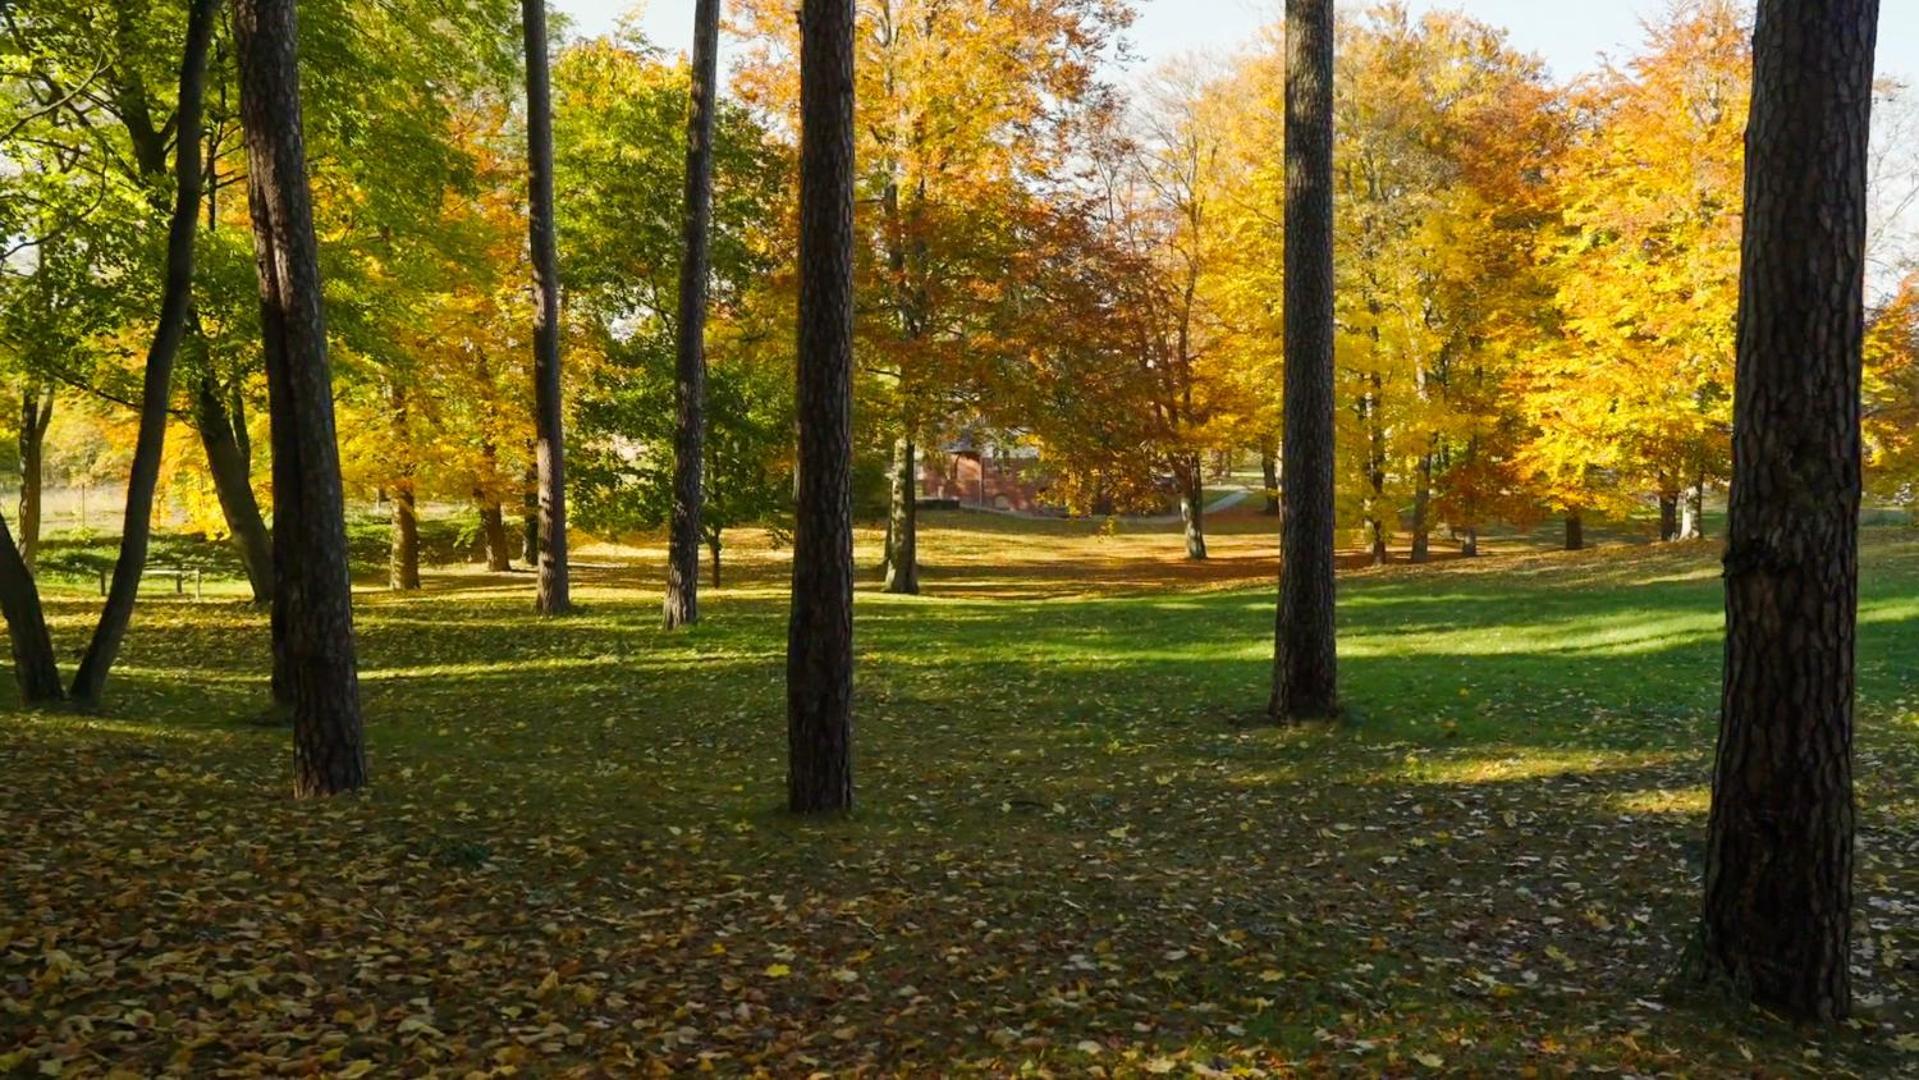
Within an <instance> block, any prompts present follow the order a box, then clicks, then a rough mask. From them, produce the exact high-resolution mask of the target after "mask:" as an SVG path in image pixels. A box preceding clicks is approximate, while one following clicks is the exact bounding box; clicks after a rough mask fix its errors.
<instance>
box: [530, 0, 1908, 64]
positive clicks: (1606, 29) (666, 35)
mask: <svg viewBox="0 0 1919 1080" xmlns="http://www.w3.org/2000/svg"><path fill="white" fill-rule="evenodd" d="M549 2H550V3H551V4H552V6H553V8H554V9H556V10H558V11H563V12H565V13H567V14H568V15H570V16H571V17H572V19H573V26H574V30H575V32H577V33H581V34H598V33H602V32H604V31H606V30H609V29H611V28H612V26H613V24H614V22H615V20H616V19H617V18H618V16H619V15H620V13H622V12H624V11H627V10H629V9H632V8H635V7H638V8H639V9H640V12H641V15H640V25H641V27H642V28H643V29H644V30H645V32H646V35H647V37H649V38H650V39H652V41H653V43H654V44H656V45H659V46H661V47H662V48H664V49H666V50H667V51H668V52H672V53H677V52H683V51H685V49H686V43H687V42H688V41H690V40H691V38H692V34H693V29H692V27H693V0H649V2H645V3H641V4H637V5H636V4H635V3H633V0H549ZM721 2H722V3H724V2H725V0H721ZM1666 3H1667V0H1410V2H1409V4H1408V6H1409V7H1411V8H1412V9H1413V10H1414V11H1415V12H1418V11H1424V10H1427V9H1430V8H1453V9H1456V10H1462V11H1465V12H1467V13H1468V14H1471V15H1472V16H1473V17H1474V18H1477V19H1480V20H1482V21H1484V22H1488V23H1491V24H1493V25H1495V26H1503V27H1506V28H1507V29H1508V30H1510V31H1511V33H1512V42H1513V44H1514V45H1516V46H1518V47H1519V48H1522V49H1526V50H1528V51H1531V52H1536V53H1538V54H1539V55H1541V56H1543V57H1544V58H1545V59H1546V62H1547V64H1549V65H1550V66H1551V68H1552V70H1553V73H1554V74H1555V75H1557V76H1560V77H1562V78H1565V77H1570V76H1573V75H1577V74H1580V73H1582V72H1585V71H1589V70H1591V69H1592V68H1593V67H1595V66H1597V62H1598V56H1599V54H1600V53H1602V52H1603V53H1609V54H1611V55H1614V56H1625V55H1629V54H1631V53H1632V52H1634V51H1636V47H1637V45H1638V43H1639V41H1640V32H1639V20H1640V18H1641V17H1643V16H1646V15H1651V14H1656V13H1658V12H1659V11H1661V10H1662V9H1664V8H1665V6H1666ZM1341 6H1342V7H1345V6H1348V4H1347V3H1346V0H1341ZM1350 6H1354V7H1357V6H1361V5H1360V4H1358V3H1354V4H1352V5H1350ZM1137 7H1138V10H1139V21H1138V22H1136V23H1134V24H1133V29H1132V32H1131V38H1132V41H1133V48H1134V51H1135V52H1136V53H1137V54H1138V55H1139V57H1140V59H1139V60H1138V61H1137V63H1136V64H1135V66H1136V67H1140V68H1145V67H1151V66H1153V65H1154V64H1156V63H1158V62H1160V61H1162V60H1166V59H1168V58H1171V57H1176V56H1179V55H1181V54H1184V53H1189V52H1193V51H1206V52H1219V53H1227V52H1231V51H1233V50H1234V49H1236V48H1238V47H1239V46H1240V45H1242V44H1244V43H1246V42H1248V41H1249V40H1251V39H1252V37H1253V34H1254V31H1256V30H1257V29H1258V28H1259V27H1260V26H1262V25H1264V24H1266V23H1268V22H1271V21H1273V20H1274V19H1275V18H1276V17H1277V13H1278V12H1279V11H1280V10H1281V8H1282V4H1281V3H1280V0H1137ZM1880 7H1881V15H1880V26H1879V71H1880V74H1882V75H1898V76H1902V77H1906V78H1911V77H1913V76H1915V75H1919V0H1881V3H1880ZM721 52H722V57H723V62H724V54H725V52H726V49H725V46H724V45H722V47H721Z"/></svg>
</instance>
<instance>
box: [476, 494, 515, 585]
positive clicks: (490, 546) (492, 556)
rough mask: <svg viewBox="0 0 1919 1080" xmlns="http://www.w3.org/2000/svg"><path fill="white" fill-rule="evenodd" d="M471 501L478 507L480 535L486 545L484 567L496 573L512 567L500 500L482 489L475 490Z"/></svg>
mask: <svg viewBox="0 0 1919 1080" xmlns="http://www.w3.org/2000/svg"><path fill="white" fill-rule="evenodd" d="M473 501H474V502H475V503H477V504H478V505H479V508H480V537H481V539H482V541H483V542H484V543H485V545H486V568H487V569H488V570H491V571H492V572H494V573H496V574H503V573H505V572H507V571H508V570H511V569H513V556H512V554H511V553H510V552H509V551H508V550H507V546H506V513H505V511H503V510H502V509H501V508H500V500H498V499H495V498H493V497H492V496H490V495H488V494H487V493H486V492H484V491H475V492H474V493H473Z"/></svg>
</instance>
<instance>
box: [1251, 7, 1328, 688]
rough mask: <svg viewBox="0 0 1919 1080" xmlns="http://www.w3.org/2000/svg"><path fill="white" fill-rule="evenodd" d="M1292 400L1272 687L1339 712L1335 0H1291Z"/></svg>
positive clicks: (1288, 304) (1288, 272)
mask: <svg viewBox="0 0 1919 1080" xmlns="http://www.w3.org/2000/svg"><path fill="white" fill-rule="evenodd" d="M1285 143H1286V232H1285V260H1284V261H1285V267H1284V269H1285V315H1286V320H1285V330H1284V335H1285V339H1286V340H1285V350H1286V370H1285V377H1284V378H1285V384H1286V385H1285V402H1284V431H1282V432H1281V439H1280V447H1281V452H1282V454H1283V455H1284V460H1283V462H1282V466H1281V471H1282V474H1283V476H1284V478H1285V482H1286V505H1285V514H1284V515H1283V516H1282V518H1281V522H1282V524H1281V527H1280V537H1281V544H1280V547H1281V560H1280V575H1279V610H1278V626H1277V633H1276V635H1275V647H1274V657H1273V696H1272V701H1271V703H1270V705H1269V707H1268V709H1269V711H1270V712H1271V713H1272V714H1273V716H1274V718H1275V719H1278V720H1280V721H1282V722H1285V721H1294V720H1301V719H1307V718H1311V717H1327V716H1332V715H1334V714H1335V713H1336V712H1337V711H1338V693H1337V684H1338V678H1337V668H1338V662H1337V650H1336V646H1335V642H1334V636H1333V333H1334V326H1333V0H1286V134H1285Z"/></svg>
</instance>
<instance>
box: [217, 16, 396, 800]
mask: <svg viewBox="0 0 1919 1080" xmlns="http://www.w3.org/2000/svg"><path fill="white" fill-rule="evenodd" d="M294 4H295V0H234V2H233V33H234V45H235V51H236V55H237V57H238V60H239V68H240V115H241V121H242V124H243V126H244V127H245V129H246V145H247V161H248V199H247V202H248V208H249V210H250V212H251V216H252V218H253V236H254V259H255V262H256V263H257V264H258V269H259V278H260V324H261V331H262V344H263V346H264V349H263V351H264V354H265V357H266V372H267V401H268V410H269V413H270V415H271V418H272V421H273V481H274V483H273V497H274V515H273V516H274V528H273V573H274V586H275V587H274V605H273V607H274V623H275V633H276V638H277V650H276V651H277V658H276V659H277V662H278V664H279V669H278V673H277V674H278V679H279V682H280V683H281V692H282V693H284V695H285V700H286V702H287V704H288V705H289V706H290V710H291V712H292V716H293V762H294V780H293V791H294V794H295V795H296V796H300V797H305V796H313V795H330V794H334V793H336V792H342V791H350V790H352V789H355V788H358V787H361V786H363V785H364V784H365V783H366V750H365V744H364V739H363V735H362V723H361V717H360V685H359V673H358V666H357V663H356V659H355V655H354V641H353V590H352V582H351V581H350V579H349V577H348V567H347V545H346V521H345V515H344V509H343V503H342V494H341V487H340V459H339V444H338V442H337V441H336V438H335V433H334V424H333V380H332V373H331V371H330V370H329V367H328V362H327V347H326V344H327V343H326V314H325V310H324V307H323V303H322V300H323V294H322V292H321V285H320V259H319V248H318V244H317V241H316V240H315V237H314V233H313V206H312V199H311V195H310V193H309V190H308V187H307V171H306V143H305V139H304V137H303V136H302V134H301V123H300V86H299V66H298V60H297V49H296V43H297V41H298V40H299V35H298V30H297V27H296V18H295V13H294Z"/></svg>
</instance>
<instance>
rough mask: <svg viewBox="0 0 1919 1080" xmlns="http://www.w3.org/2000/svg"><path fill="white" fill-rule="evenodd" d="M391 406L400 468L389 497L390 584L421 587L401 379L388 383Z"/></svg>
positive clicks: (406, 589) (402, 587) (399, 589)
mask: <svg viewBox="0 0 1919 1080" xmlns="http://www.w3.org/2000/svg"><path fill="white" fill-rule="evenodd" d="M387 407H388V422H389V424H390V425H391V427H392V439H393V453H394V456H395V458H396V459H397V460H396V467H397V469H398V472H397V473H396V475H395V476H394V478H393V489H392V490H391V491H390V492H388V499H387V501H388V503H389V504H391V506H392V510H393V516H392V529H391V533H390V536H389V537H388V540H387V587H388V588H390V589H393V590H394V591H395V592H410V591H412V590H415V589H418V588H419V587H420V510H419V504H418V500H417V497H416V491H415V483H414V473H415V469H414V464H413V447H412V445H411V441H412V435H411V433H410V432H409V431H408V430H407V400H406V388H405V387H403V386H401V385H400V384H398V383H393V384H391V385H389V386H388V388H387Z"/></svg>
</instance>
